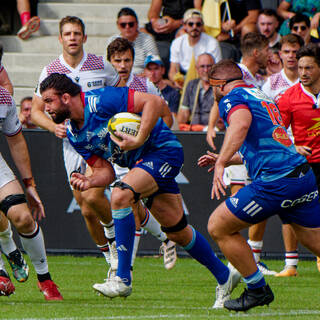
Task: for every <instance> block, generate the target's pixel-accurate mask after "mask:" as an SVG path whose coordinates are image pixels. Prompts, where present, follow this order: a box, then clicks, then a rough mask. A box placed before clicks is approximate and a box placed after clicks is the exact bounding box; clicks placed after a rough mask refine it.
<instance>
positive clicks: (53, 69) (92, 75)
mask: <svg viewBox="0 0 320 320" xmlns="http://www.w3.org/2000/svg"><path fill="white" fill-rule="evenodd" d="M59 32H60V34H59V41H60V43H61V45H62V54H61V55H60V56H59V57H58V58H57V59H56V60H54V61H53V62H51V63H50V64H48V65H47V66H46V67H44V68H43V70H42V72H41V75H40V78H39V84H40V83H41V82H42V80H44V79H45V78H46V77H47V76H48V75H50V74H52V73H61V74H66V75H67V76H68V77H70V78H71V79H72V80H73V81H74V82H76V83H77V84H79V85H81V87H82V90H83V91H89V90H92V89H97V88H101V87H105V86H107V85H108V86H117V85H119V83H120V77H119V75H118V74H117V72H116V71H115V70H114V68H113V67H112V65H111V64H110V63H109V62H107V61H105V60H104V58H103V57H98V56H96V55H94V54H87V53H86V52H85V51H84V49H83V45H84V43H85V42H86V40H87V36H86V34H85V26H84V24H83V22H82V20H81V19H79V18H78V17H74V16H67V17H64V18H63V19H61V21H60V24H59ZM39 84H38V88H37V90H36V92H35V94H34V96H33V99H32V111H31V116H32V121H33V122H34V123H35V124H37V125H38V126H40V127H42V128H44V129H47V130H49V131H50V132H52V133H54V134H55V135H56V136H57V137H58V138H61V139H63V156H64V162H65V167H66V171H67V176H68V180H69V179H70V176H71V173H72V172H74V171H78V172H82V173H83V172H85V171H86V163H85V161H84V160H83V158H82V157H81V156H80V155H79V154H78V153H77V152H76V151H75V150H74V149H73V148H72V147H71V145H70V143H69V141H68V140H67V139H66V125H65V124H64V123H62V124H55V123H54V122H53V121H52V120H51V118H49V117H48V116H47V115H46V114H45V110H44V103H43V101H42V99H41V95H40V92H39ZM87 174H90V172H87ZM72 192H73V195H74V197H75V199H76V201H77V202H78V204H79V206H80V208H81V213H82V215H83V217H84V219H85V222H86V226H87V228H88V231H89V233H90V235H91V237H92V239H93V240H94V242H95V243H96V244H97V247H98V248H99V249H100V251H101V252H102V254H103V255H104V256H105V258H106V260H107V262H108V263H110V264H111V269H113V270H115V269H116V268H117V251H116V244H115V241H114V240H115V234H114V225H113V220H112V215H111V209H110V204H109V201H108V199H107V198H106V197H105V195H104V189H103V188H94V189H91V191H90V192H79V191H77V190H72Z"/></svg>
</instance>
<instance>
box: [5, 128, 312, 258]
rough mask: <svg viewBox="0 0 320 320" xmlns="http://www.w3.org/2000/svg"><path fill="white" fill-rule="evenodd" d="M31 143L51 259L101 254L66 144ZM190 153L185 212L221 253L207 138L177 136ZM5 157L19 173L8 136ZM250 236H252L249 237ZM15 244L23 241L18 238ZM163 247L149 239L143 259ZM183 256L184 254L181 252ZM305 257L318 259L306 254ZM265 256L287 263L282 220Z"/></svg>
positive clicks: (38, 135) (33, 136)
mask: <svg viewBox="0 0 320 320" xmlns="http://www.w3.org/2000/svg"><path fill="white" fill-rule="evenodd" d="M23 133H24V136H25V138H26V140H27V143H28V147H29V152H30V157H31V163H32V170H33V174H34V177H35V181H36V184H37V189H38V192H39V195H40V197H41V199H42V201H43V203H44V206H45V210H46V218H45V219H43V220H42V221H41V222H40V225H41V227H42V230H43V232H44V237H45V242H46V248H47V251H48V253H62V254H65V253H72V254H96V253H98V250H97V249H96V246H95V244H94V243H93V241H92V239H91V238H90V236H89V233H88V231H87V229H86V227H85V223H84V221H83V218H82V216H81V213H80V210H79V206H78V205H77V203H76V202H75V200H74V198H73V196H72V193H71V191H70V188H69V186H68V182H67V177H66V172H65V169H64V163H63V158H62V143H61V142H62V141H61V140H60V139H58V138H56V137H55V136H54V135H53V134H51V133H49V132H47V131H43V130H28V129H25V130H24V132H23ZM176 135H177V137H178V138H179V140H180V141H181V143H182V145H183V147H184V155H185V163H184V166H183V168H182V173H181V174H180V175H179V176H178V177H177V181H178V183H179V186H180V189H181V193H182V197H183V201H184V206H185V212H186V213H187V214H188V216H189V218H188V220H189V222H190V224H192V225H194V226H195V227H196V228H197V229H198V230H199V231H200V232H202V234H203V235H204V236H205V237H206V238H207V239H208V240H209V242H210V244H212V246H213V248H214V249H215V250H216V251H217V252H219V249H218V247H217V245H216V244H215V243H214V242H213V241H212V240H211V238H210V237H209V235H208V232H207V221H208V218H209V216H210V214H211V212H212V211H213V209H214V208H216V207H217V206H218V205H219V203H220V202H221V201H217V200H216V199H215V200H211V199H210V193H211V185H212V174H208V173H207V169H205V168H199V167H198V166H197V159H198V158H199V157H200V156H201V155H202V154H204V153H205V152H206V150H208V145H207V143H206V138H205V134H204V133H202V132H176ZM222 140H223V135H222V134H218V135H217V138H216V145H217V147H218V148H219V147H220V146H221V143H222ZM0 151H1V153H2V155H3V157H4V158H5V159H6V160H7V161H8V163H9V165H10V167H11V168H13V169H14V171H15V172H17V170H16V168H15V167H14V165H13V163H12V159H11V157H10V155H9V149H8V146H7V144H6V142H5V138H4V136H3V135H2V136H1V138H0ZM244 234H245V235H246V234H247V232H246V231H244ZM15 239H16V241H17V243H18V244H19V240H18V238H17V236H16V234H15ZM159 246H160V242H159V241H158V240H157V239H155V238H154V237H152V236H150V235H149V234H145V235H143V237H142V239H141V242H140V246H139V252H138V253H139V254H156V253H157V252H158V249H159ZM179 252H180V253H182V251H181V250H179ZM300 253H301V255H302V256H305V257H307V258H308V257H312V255H311V254H309V253H308V251H307V250H306V249H304V248H301V249H300ZM263 255H265V256H269V257H280V256H281V257H283V255H284V247H283V241H282V236H281V223H280V219H279V218H278V217H272V218H271V219H269V221H268V224H267V229H266V233H265V236H264V247H263Z"/></svg>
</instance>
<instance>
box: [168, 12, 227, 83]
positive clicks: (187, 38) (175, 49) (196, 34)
mask: <svg viewBox="0 0 320 320" xmlns="http://www.w3.org/2000/svg"><path fill="white" fill-rule="evenodd" d="M183 27H184V30H185V32H186V33H185V34H184V35H182V36H180V37H178V38H176V39H175V40H174V41H173V42H172V44H171V47H170V69H169V79H170V80H171V81H173V82H175V81H174V76H175V75H176V74H177V73H178V72H181V73H183V74H185V73H186V72H187V71H188V69H189V65H190V62H191V59H192V56H193V55H194V58H195V59H197V57H198V56H199V55H200V54H202V53H205V52H206V53H210V54H211V55H212V56H213V58H214V61H215V62H216V63H217V62H219V61H220V60H221V58H222V55H221V49H220V45H219V41H218V40H216V39H215V38H213V37H211V36H209V35H207V34H206V33H204V31H203V17H202V14H201V12H200V11H199V10H196V9H189V10H187V11H186V12H185V14H184V16H183ZM175 84H176V85H177V87H181V85H180V84H179V83H177V82H175Z"/></svg>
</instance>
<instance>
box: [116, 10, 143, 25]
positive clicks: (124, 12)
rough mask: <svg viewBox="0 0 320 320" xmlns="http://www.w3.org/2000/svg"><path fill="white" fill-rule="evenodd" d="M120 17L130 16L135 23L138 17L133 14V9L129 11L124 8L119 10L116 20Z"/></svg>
mask: <svg viewBox="0 0 320 320" xmlns="http://www.w3.org/2000/svg"><path fill="white" fill-rule="evenodd" d="M122 16H132V17H134V18H135V19H136V20H137V22H138V16H137V14H136V13H135V11H134V10H133V9H131V8H129V7H125V8H122V9H120V11H119V12H118V17H117V18H118V19H119V18H120V17H122Z"/></svg>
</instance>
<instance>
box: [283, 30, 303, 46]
mask: <svg viewBox="0 0 320 320" xmlns="http://www.w3.org/2000/svg"><path fill="white" fill-rule="evenodd" d="M285 43H289V44H296V43H297V44H298V45H299V46H300V47H303V46H304V40H303V39H302V38H301V37H300V36H298V35H297V34H292V33H289V34H287V35H285V36H283V37H282V38H281V40H280V48H282V46H283V45H284V44H285Z"/></svg>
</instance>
